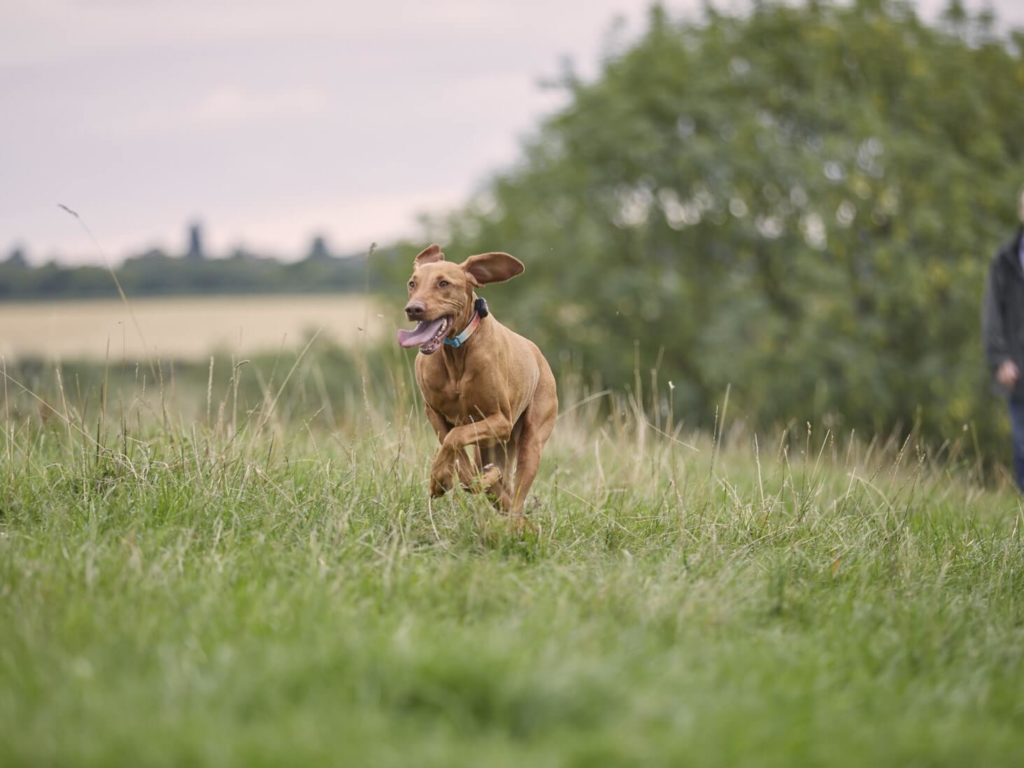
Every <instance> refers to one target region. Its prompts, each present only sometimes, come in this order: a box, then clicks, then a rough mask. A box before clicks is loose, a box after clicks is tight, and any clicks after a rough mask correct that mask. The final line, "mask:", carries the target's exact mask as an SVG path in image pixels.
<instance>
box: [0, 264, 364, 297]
mask: <svg viewBox="0 0 1024 768" xmlns="http://www.w3.org/2000/svg"><path fill="white" fill-rule="evenodd" d="M17 256H18V254H17V253H15V254H12V255H11V256H10V257H9V258H7V259H6V260H5V261H2V262H0V301H17V300H29V299H71V298H116V297H117V287H116V285H115V283H114V280H113V278H112V277H111V275H110V270H108V269H107V268H106V267H100V266H95V265H90V266H77V267H65V266H61V265H60V264H58V263H56V262H50V263H48V264H45V265H42V266H38V267H33V266H30V265H29V264H28V263H27V262H26V260H25V259H24V258H18V257H17ZM116 275H117V279H118V281H119V282H120V283H121V286H122V287H123V288H124V291H125V293H127V294H128V295H129V296H132V297H137V296H163V295H188V294H231V293H307V292H308V293H313V292H332V291H358V290H365V289H366V287H367V285H368V283H369V284H370V285H371V287H372V286H373V285H374V284H375V283H376V281H375V280H374V279H373V278H372V276H371V275H370V273H369V270H368V264H367V256H366V255H365V254H362V255H357V256H345V257H333V256H330V255H326V254H317V253H311V254H310V256H308V257H307V258H306V259H304V260H302V261H297V262H290V263H289V262H282V261H279V260H277V259H273V258H267V257H261V256H255V255H252V254H248V253H235V254H233V255H231V256H229V257H227V258H219V259H208V258H194V257H191V258H190V257H187V256H186V257H176V256H169V255H167V254H164V253H161V252H152V253H148V254H145V255H142V256H137V257H133V258H129V259H128V260H127V261H125V262H124V264H123V265H122V266H120V267H118V268H117V269H116Z"/></svg>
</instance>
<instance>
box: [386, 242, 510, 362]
mask: <svg viewBox="0 0 1024 768" xmlns="http://www.w3.org/2000/svg"><path fill="white" fill-rule="evenodd" d="M524 269H525V267H524V266H523V263H522V262H521V261H519V259H517V258H515V257H513V256H509V255H508V254H507V253H480V254H477V255H476V256H470V257H469V258H468V259H466V260H465V261H464V262H462V263H461V264H455V263H453V262H450V261H445V259H444V254H443V253H442V252H441V247H440V246H438V245H431V246H430V247H429V248H426V249H425V250H423V251H422V252H420V254H419V255H418V256H417V257H416V258H415V260H414V261H413V270H412V276H411V277H410V278H409V302H408V303H407V304H406V305H405V315H406V317H408V318H409V319H410V320H414V321H416V323H417V325H416V328H414V329H413V330H411V331H407V330H401V331H399V332H398V343H399V344H401V345H402V346H403V347H419V348H420V352H422V353H423V354H425V355H429V354H432V353H434V352H436V351H437V349H438V348H439V347H440V346H441V344H443V343H444V340H445V337H447V336H457V335H458V334H459V333H460V332H461V330H462V328H463V327H465V326H466V325H467V324H468V323H469V321H470V320H471V319H472V316H473V289H474V288H476V287H477V286H480V285H486V284H487V283H501V282H504V281H505V280H508V279H510V278H513V277H515V276H516V275H518V274H520V273H521V272H522V271H523V270H524Z"/></svg>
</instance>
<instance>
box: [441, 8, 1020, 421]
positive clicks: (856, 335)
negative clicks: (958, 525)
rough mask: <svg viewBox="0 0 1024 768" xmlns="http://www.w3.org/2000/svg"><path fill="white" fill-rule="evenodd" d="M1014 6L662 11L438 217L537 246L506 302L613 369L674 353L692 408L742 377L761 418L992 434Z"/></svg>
mask: <svg viewBox="0 0 1024 768" xmlns="http://www.w3.org/2000/svg"><path fill="white" fill-rule="evenodd" d="M954 11H955V12H954ZM993 24H994V22H993V20H992V18H991V15H990V14H988V15H979V16H978V17H971V16H969V15H968V14H967V13H965V12H964V11H963V10H962V9H960V10H959V11H956V9H951V11H950V13H948V14H947V16H946V18H944V19H943V20H942V21H941V22H940V23H938V24H936V25H929V24H927V23H925V22H924V21H922V20H921V19H919V18H918V17H917V16H916V14H915V12H914V10H913V8H912V6H911V5H909V4H907V3H904V2H898V1H896V0H857V1H856V2H854V3H852V4H850V5H833V4H831V3H828V2H815V1H813V0H812V1H811V2H808V3H807V4H805V5H803V6H801V7H793V6H792V5H787V4H783V3H778V2H757V3H755V4H754V6H753V9H752V11H751V12H750V13H749V14H747V15H744V16H732V15H727V14H723V13H720V12H718V11H716V10H714V9H713V8H711V7H708V9H707V10H706V11H705V13H704V15H703V17H702V18H701V19H700V20H698V21H695V22H694V21H676V20H673V19H671V18H670V17H669V16H668V14H667V13H666V12H665V11H664V10H663V9H662V8H660V7H658V6H655V7H654V8H653V9H652V10H651V12H650V18H649V24H648V27H647V29H646V31H645V32H644V34H643V35H642V36H641V37H640V38H639V39H638V40H637V41H636V42H635V43H634V44H633V45H632V46H630V47H629V48H628V49H627V50H625V51H624V52H622V53H621V54H619V55H617V56H615V57H613V58H610V59H609V60H607V61H606V62H605V64H604V66H603V71H602V73H601V75H600V76H599V77H598V78H597V79H596V80H595V81H593V82H582V81H580V80H579V79H577V78H575V77H573V76H571V75H568V76H566V77H565V78H563V80H562V83H561V85H562V87H563V88H564V89H565V90H566V91H567V92H568V96H569V99H568V105H567V106H566V107H565V108H564V109H562V110H561V111H559V112H558V113H557V114H555V115H553V116H552V117H550V118H549V119H548V120H546V121H545V122H544V123H543V125H542V126H541V127H540V129H539V130H538V132H537V134H536V135H535V137H533V138H532V139H531V140H530V141H529V142H528V144H527V146H526V147H525V149H524V157H523V160H522V162H521V163H520V165H519V166H518V167H516V168H514V169H512V170H510V171H508V172H506V173H503V174H501V175H499V176H497V177H495V178H494V179H493V180H492V181H491V182H490V183H489V184H488V185H487V186H486V188H485V189H484V191H483V192H482V193H481V194H480V195H478V196H477V197H476V198H475V199H474V200H472V201H471V202H470V203H469V204H467V205H466V206H465V208H463V209H462V210H459V211H458V212H456V213H455V214H454V215H451V216H448V217H446V218H445V219H443V220H437V221H434V222H433V225H434V227H435V228H436V229H437V232H436V233H431V234H438V235H439V236H444V237H446V239H447V242H448V243H449V250H450V251H452V252H453V253H456V252H458V253H469V252H477V251H483V250H493V249H496V248H501V249H503V250H508V251H509V252H511V253H514V254H516V255H518V256H520V257H522V258H523V259H524V261H525V262H526V264H527V268H528V274H527V277H526V279H523V280H520V281H514V282H513V283H510V284H509V287H508V289H507V291H508V293H506V294H504V296H505V298H504V300H503V301H501V302H500V307H501V309H500V310H499V311H500V312H501V313H502V314H503V315H505V316H507V317H510V318H511V319H512V320H514V322H515V323H516V324H517V325H518V327H521V328H524V329H527V330H528V331H529V332H530V333H531V334H532V335H534V336H535V337H536V338H538V340H539V341H540V343H541V344H542V346H543V347H544V349H545V350H546V351H547V352H548V353H549V355H551V356H552V357H553V358H554V359H555V360H556V361H562V362H565V361H571V362H573V363H574V364H578V365H580V366H581V367H582V368H584V369H587V370H595V371H597V372H599V373H600V375H601V377H602V378H603V380H604V382H606V383H610V384H621V383H624V382H628V381H630V380H632V375H633V370H634V367H635V361H636V360H639V361H640V368H641V371H642V372H644V373H646V369H647V368H650V367H654V366H655V365H656V364H657V365H658V366H659V368H660V370H661V371H662V373H663V376H664V378H668V379H672V380H673V381H674V383H675V393H676V394H675V396H676V398H677V403H676V408H677V412H680V409H682V412H683V413H685V414H686V415H687V418H688V419H689V421H690V422H691V423H693V422H694V421H697V422H700V421H705V422H706V421H707V420H708V419H709V418H710V416H711V413H712V411H713V404H714V402H716V401H717V400H719V399H720V398H721V396H722V393H723V392H724V390H725V388H726V386H728V385H731V387H732V393H733V395H732V397H733V402H734V403H736V404H738V406H739V408H740V411H741V412H742V413H743V414H744V416H745V417H746V418H749V419H751V420H753V421H755V422H756V423H759V424H778V423H785V422H789V421H794V420H795V421H796V422H798V423H802V422H803V421H804V420H812V419H813V420H820V419H825V420H827V421H829V422H830V423H833V424H834V425H835V426H836V427H837V428H842V429H850V428H856V429H858V430H859V431H867V432H869V433H875V432H877V431H879V430H889V429H893V428H898V427H900V426H902V427H903V428H904V429H906V428H909V427H910V426H911V425H912V424H918V425H920V426H921V428H922V429H923V430H924V432H925V433H926V434H927V435H929V436H931V437H935V438H938V437H946V436H949V435H950V434H952V433H953V432H959V431H960V430H962V428H963V425H964V424H966V423H967V422H969V421H974V422H975V423H976V424H977V426H978V427H979V428H980V429H981V431H982V433H983V436H984V435H987V434H989V433H991V432H992V430H995V429H1001V426H1000V425H1001V419H1000V418H997V417H996V415H995V409H993V408H992V407H991V396H990V394H989V393H988V389H987V384H986V380H985V375H984V371H983V363H982V360H981V352H980V348H979V331H978V312H979V303H980V294H981V288H982V283H983V279H984V274H985V271H986V269H987V264H988V260H989V257H990V256H991V254H992V252H993V251H994V250H995V248H996V247H997V246H998V244H999V243H1000V242H1001V241H1003V240H1005V239H1006V238H1007V237H1008V236H1009V234H1010V233H1011V232H1012V227H1013V226H1014V196H1015V190H1016V189H1017V188H1018V186H1019V185H1020V183H1021V175H1020V174H1021V169H1022V168H1024V132H1022V131H1021V126H1022V125H1024V99H1022V98H1021V96H1020V95H1021V93H1022V92H1024V58H1022V55H1021V50H1022V47H1024V46H1022V45H1021V43H1022V41H1024V36H1022V35H1020V34H1018V33H1014V34H1013V35H1011V36H1010V38H1009V39H1005V38H1003V37H1001V36H1000V35H999V34H998V33H997V32H996V31H995V28H994V26H993ZM505 290H506V289H505V288H504V287H503V288H502V291H505Z"/></svg>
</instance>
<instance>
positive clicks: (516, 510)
mask: <svg viewBox="0 0 1024 768" xmlns="http://www.w3.org/2000/svg"><path fill="white" fill-rule="evenodd" d="M557 415H558V397H557V395H556V392H555V380H554V377H553V376H552V375H551V373H550V370H549V371H548V374H547V376H546V377H542V378H541V380H540V382H539V384H538V386H537V393H536V395H535V396H534V399H533V402H532V403H530V406H529V408H527V409H526V410H525V411H524V412H523V416H522V418H521V419H520V423H521V424H522V433H521V434H520V436H519V445H518V449H517V451H516V479H515V490H514V491H513V494H512V506H511V509H510V510H509V511H510V513H511V515H512V517H514V518H521V517H522V516H523V505H524V504H525V503H526V495H527V494H528V493H529V492H530V486H531V485H533V481H534V478H536V476H537V470H538V469H539V468H540V454H541V451H543V450H544V444H545V443H546V442H547V441H548V438H549V437H551V432H552V431H553V430H554V428H555V418H556V416H557Z"/></svg>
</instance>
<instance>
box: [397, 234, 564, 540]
mask: <svg viewBox="0 0 1024 768" xmlns="http://www.w3.org/2000/svg"><path fill="white" fill-rule="evenodd" d="M523 269H524V267H523V264H522V262H520V261H519V260H518V259H515V258H513V257H512V256H509V255H508V254H507V253H482V254H479V255H477V256H470V257H469V258H468V259H466V260H465V261H464V262H462V263H461V264H453V263H452V262H449V261H445V260H444V254H443V253H441V248H440V247H439V246H437V245H432V246H430V247H429V248H427V249H426V250H424V251H423V252H422V253H420V254H419V255H418V256H417V257H416V259H415V261H414V264H413V272H412V277H411V278H410V279H409V302H408V304H406V305H405V314H406V316H407V317H408V318H409V319H410V320H416V321H418V325H417V326H416V328H415V329H414V330H412V331H406V330H401V331H399V332H398V343H399V344H401V345H402V346H403V347H419V348H420V354H419V355H417V356H416V381H417V383H418V384H419V386H420V391H422V392H423V399H424V401H425V402H426V410H427V419H429V420H430V424H431V425H432V426H433V427H434V431H435V432H437V438H438V440H440V441H441V448H440V450H439V451H438V452H437V456H435V458H434V464H433V468H432V469H431V471H430V494H431V496H440V495H441V494H443V493H444V492H445V491H447V490H449V489H450V488H451V487H452V485H453V484H454V483H455V482H460V483H461V484H462V485H463V486H465V487H466V488H467V489H468V490H471V491H485V492H487V493H489V494H490V495H491V496H492V498H493V499H494V501H495V503H496V504H497V505H498V506H499V507H500V508H501V509H502V510H504V511H506V512H508V513H509V514H510V515H511V516H512V517H513V518H514V520H515V522H516V524H517V525H521V524H522V522H523V503H524V502H525V501H526V494H527V492H528V491H529V490H530V486H531V485H532V484H533V479H534V477H536V475H537V468H538V466H539V465H540V454H541V451H542V450H543V448H544V443H546V442H547V440H548V437H550V436H551V430H552V429H554V426H555V416H556V415H557V413H558V396H557V393H556V392H555V377H554V376H553V375H552V374H551V367H550V366H549V365H548V362H547V360H545V359H544V356H543V355H542V354H541V352H540V350H539V349H537V345H536V344H534V343H533V342H532V341H530V340H529V339H525V338H523V337H522V336H520V335H519V334H517V333H513V332H512V331H510V330H509V329H508V328H506V327H505V326H503V325H502V324H501V323H499V322H498V321H497V320H496V319H495V318H494V317H493V316H492V315H490V314H489V313H488V311H487V309H486V304H484V303H483V302H482V300H479V299H477V298H476V295H475V293H474V289H475V288H477V287H478V286H481V285H486V284H487V283H500V282H503V281H505V280H508V279H509V278H512V277H515V276H516V275H518V274H520V273H521V272H522V271H523ZM439 350H440V354H436V353H437V352H438V351H439ZM474 445H475V446H476V451H475V453H476V456H475V459H476V461H475V462H472V461H470V459H469V457H468V456H467V454H466V448H467V447H469V446H474ZM513 461H514V462H515V482H514V483H513V481H512V477H511V471H512V463H513Z"/></svg>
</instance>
